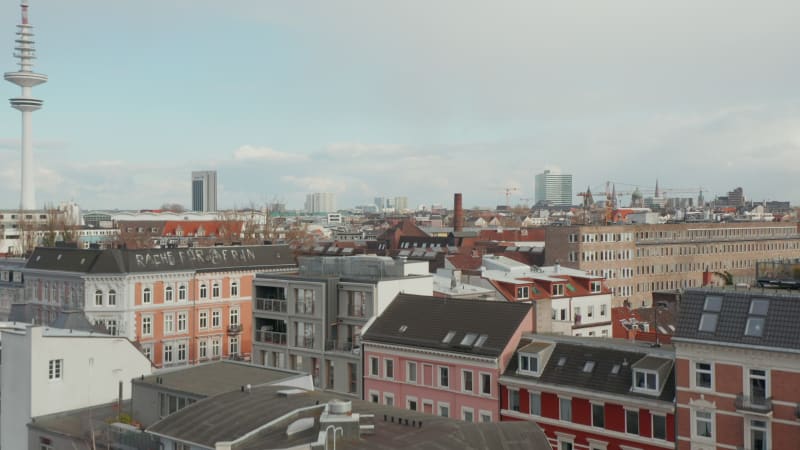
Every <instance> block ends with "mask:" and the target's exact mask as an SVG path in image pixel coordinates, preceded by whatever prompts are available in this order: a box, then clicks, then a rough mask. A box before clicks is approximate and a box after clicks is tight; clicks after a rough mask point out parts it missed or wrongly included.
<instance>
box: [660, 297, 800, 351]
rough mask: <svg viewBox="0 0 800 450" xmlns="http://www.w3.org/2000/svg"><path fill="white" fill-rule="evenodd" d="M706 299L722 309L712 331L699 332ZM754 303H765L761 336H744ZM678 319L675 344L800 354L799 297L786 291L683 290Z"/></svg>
mask: <svg viewBox="0 0 800 450" xmlns="http://www.w3.org/2000/svg"><path fill="white" fill-rule="evenodd" d="M708 296H721V297H722V307H721V308H720V311H719V312H718V313H717V323H716V327H715V328H714V330H713V331H701V330H700V320H701V318H702V316H703V310H704V307H705V300H706V297H708ZM754 299H765V300H767V301H768V302H769V306H768V308H767V311H766V315H764V316H762V317H763V318H764V322H763V333H762V335H761V336H747V335H745V328H746V327H747V321H748V317H749V316H750V304H751V301H752V300H754ZM680 309H681V311H680V318H679V320H678V326H677V329H676V331H675V337H674V339H673V340H674V341H675V342H680V341H682V340H683V341H686V340H694V341H703V342H720V343H726V344H737V345H742V346H756V347H772V348H775V349H786V350H792V351H800V333H798V332H797V326H798V325H797V324H798V323H800V295H797V294H796V293H791V292H786V291H779V292H776V291H771V290H769V289H764V290H755V289H753V290H748V291H742V290H739V291H730V290H724V289H692V290H687V291H686V292H685V293H684V295H683V297H682V298H681V307H680Z"/></svg>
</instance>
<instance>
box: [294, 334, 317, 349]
mask: <svg viewBox="0 0 800 450" xmlns="http://www.w3.org/2000/svg"><path fill="white" fill-rule="evenodd" d="M295 347H302V348H314V337H313V336H311V337H301V336H298V337H297V338H296V339H295Z"/></svg>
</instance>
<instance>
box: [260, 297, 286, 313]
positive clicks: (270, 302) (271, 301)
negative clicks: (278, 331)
mask: <svg viewBox="0 0 800 450" xmlns="http://www.w3.org/2000/svg"><path fill="white" fill-rule="evenodd" d="M256 310H258V311H269V312H276V313H283V314H286V299H280V298H256Z"/></svg>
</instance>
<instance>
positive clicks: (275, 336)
mask: <svg viewBox="0 0 800 450" xmlns="http://www.w3.org/2000/svg"><path fill="white" fill-rule="evenodd" d="M255 337H256V342H260V343H262V344H273V345H286V333H280V332H277V331H265V330H259V331H256V334H255Z"/></svg>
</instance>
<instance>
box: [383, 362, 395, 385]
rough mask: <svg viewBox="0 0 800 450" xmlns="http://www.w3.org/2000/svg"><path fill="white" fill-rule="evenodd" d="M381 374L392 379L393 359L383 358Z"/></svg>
mask: <svg viewBox="0 0 800 450" xmlns="http://www.w3.org/2000/svg"><path fill="white" fill-rule="evenodd" d="M383 376H384V377H386V378H389V379H391V380H393V379H394V360H393V359H384V360H383Z"/></svg>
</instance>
